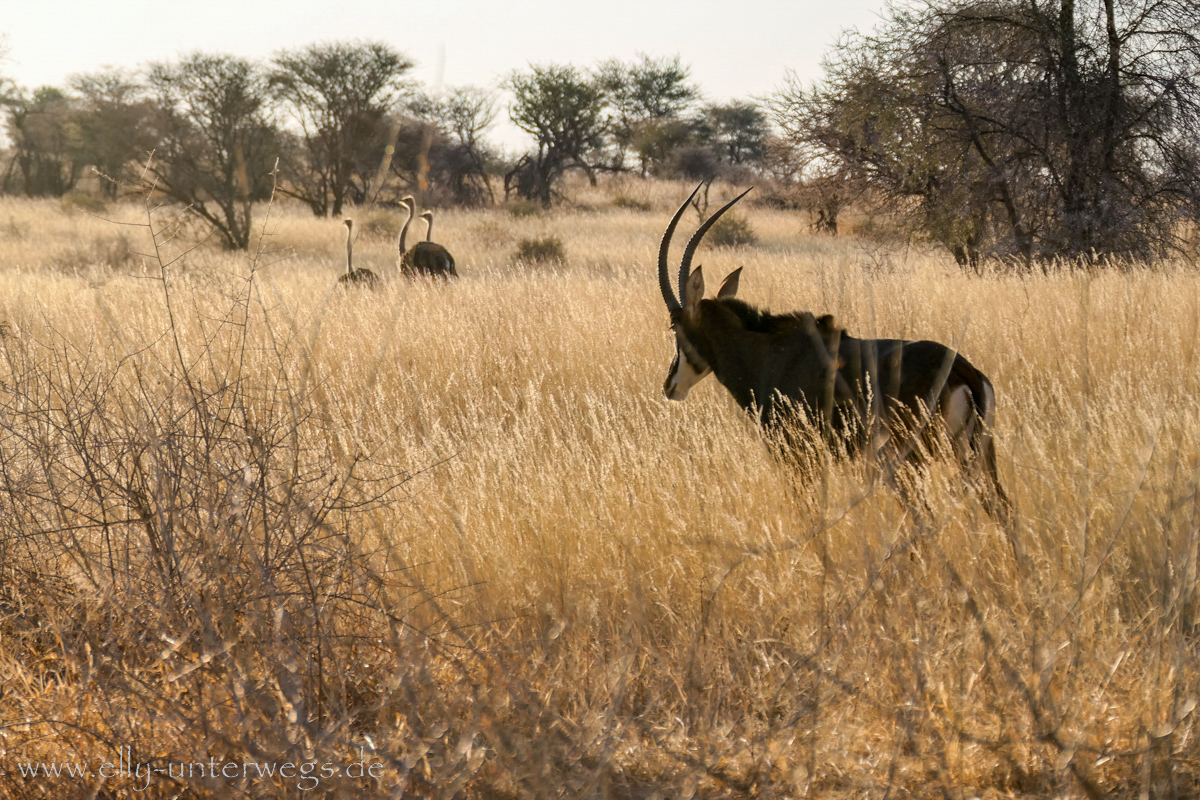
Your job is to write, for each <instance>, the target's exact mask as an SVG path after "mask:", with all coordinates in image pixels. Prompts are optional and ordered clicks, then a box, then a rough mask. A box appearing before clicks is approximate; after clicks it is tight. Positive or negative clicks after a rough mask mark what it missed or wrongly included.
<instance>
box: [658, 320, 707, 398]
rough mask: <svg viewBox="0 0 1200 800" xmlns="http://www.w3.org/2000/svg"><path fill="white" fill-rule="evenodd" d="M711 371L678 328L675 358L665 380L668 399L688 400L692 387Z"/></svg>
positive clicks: (664, 390) (664, 387)
mask: <svg viewBox="0 0 1200 800" xmlns="http://www.w3.org/2000/svg"><path fill="white" fill-rule="evenodd" d="M710 372H712V368H711V367H710V366H708V364H707V363H706V362H705V361H704V359H703V358H701V357H700V354H699V353H697V352H696V349H695V348H694V347H692V345H691V343H690V342H689V341H688V340H687V337H686V336H685V335H684V334H683V333H682V332H680V331H678V330H676V331H675V358H674V359H672V360H671V368H670V369H668V370H667V379H666V380H665V381H663V394H665V395H666V396H667V399H668V400H686V399H687V396H688V392H690V391H691V390H692V387H693V386H695V385H696V384H697V383H699V382H700V381H702V380H704V378H705V376H707V375H708V373H710Z"/></svg>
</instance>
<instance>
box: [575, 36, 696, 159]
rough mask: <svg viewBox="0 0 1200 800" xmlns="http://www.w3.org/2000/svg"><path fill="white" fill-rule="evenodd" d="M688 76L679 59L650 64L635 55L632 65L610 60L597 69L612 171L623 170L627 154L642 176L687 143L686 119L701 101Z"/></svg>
mask: <svg viewBox="0 0 1200 800" xmlns="http://www.w3.org/2000/svg"><path fill="white" fill-rule="evenodd" d="M690 75H691V70H690V69H689V68H688V67H686V66H684V65H683V64H682V62H681V61H680V59H679V56H678V55H675V56H672V57H670V58H658V59H655V58H651V57H649V56H647V55H645V54H639V57H638V60H636V61H631V62H624V61H620V60H617V59H610V60H608V61H604V62H602V63H601V64H600V65H599V67H597V69H596V80H597V82H598V83H599V84H600V86H601V88H602V89H603V90H604V93H605V97H606V101H607V104H608V127H609V130H610V132H611V136H612V141H613V145H614V148H615V153H614V155H613V159H612V163H613V166H614V167H617V168H623V167H624V166H625V162H626V158H627V154H628V152H629V151H630V150H632V151H633V152H634V153H636V154H637V157H638V161H639V165H640V168H641V171H642V174H643V175H645V174H646V173H647V172H649V171H650V170H651V169H654V168H657V167H661V166H663V165H664V164H665V163H666V161H667V160H668V159H670V157H671V155H672V153H673V151H674V150H675V148H677V147H679V146H681V145H683V144H685V143H686V142H687V140H688V138H689V136H690V135H691V125H690V124H689V122H688V121H687V120H686V119H685V114H686V112H687V111H688V110H689V109H690V108H691V106H692V105H693V104H694V103H695V102H696V100H697V99H699V97H700V89H699V87H697V86H696V85H695V84H693V83H691V82H690V80H689V78H690Z"/></svg>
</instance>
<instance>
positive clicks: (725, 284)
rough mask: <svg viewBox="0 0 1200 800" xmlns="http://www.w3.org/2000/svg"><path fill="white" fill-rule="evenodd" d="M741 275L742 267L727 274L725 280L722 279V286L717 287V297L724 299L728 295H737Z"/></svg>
mask: <svg viewBox="0 0 1200 800" xmlns="http://www.w3.org/2000/svg"><path fill="white" fill-rule="evenodd" d="M741 277H742V268H741V267H738V268H737V269H735V270H734V271H733V272H731V273H729V274H728V275H726V276H725V280H723V281H721V288H720V289H717V299H718V300H724V299H725V298H726V297H737V290H738V279H739V278H741Z"/></svg>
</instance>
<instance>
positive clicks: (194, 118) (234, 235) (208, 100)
mask: <svg viewBox="0 0 1200 800" xmlns="http://www.w3.org/2000/svg"><path fill="white" fill-rule="evenodd" d="M149 82H150V86H151V89H152V91H153V92H154V94H155V96H156V97H155V101H156V102H155V106H156V107H155V112H154V115H153V117H152V123H153V127H154V140H155V144H156V147H155V151H154V157H153V158H152V159H151V161H150V167H149V170H150V173H151V174H152V176H153V178H154V181H155V186H156V188H157V189H158V190H159V191H161V192H163V193H165V194H166V195H167V196H169V197H171V198H172V199H174V200H176V201H178V202H180V203H184V204H186V205H187V206H189V207H190V208H191V210H192V211H193V212H195V213H196V214H198V215H199V216H200V217H202V218H203V219H205V220H206V221H208V222H209V223H211V224H212V225H213V227H214V229H215V230H216V231H217V232H218V233H219V234H220V235H221V238H222V241H223V242H224V243H225V245H226V246H227V247H229V248H231V249H245V248H246V247H247V246H248V244H249V242H250V225H251V216H252V207H253V202H254V201H255V200H261V199H265V198H266V197H268V196H270V193H271V188H272V184H273V181H272V177H271V173H272V171H273V168H274V165H275V163H276V160H277V159H278V158H279V155H280V153H281V152H282V151H283V148H284V142H283V137H282V135H281V134H280V132H279V130H278V129H277V128H276V127H275V125H274V123H273V121H272V119H271V117H270V115H269V113H268V105H267V103H268V92H267V78H266V76H265V75H264V74H263V73H262V71H261V70H259V69H258V68H257V67H256V66H254V65H253V64H252V63H250V62H249V61H246V60H244V59H240V58H237V57H235V56H227V55H212V54H206V53H193V54H191V55H189V56H186V57H185V58H183V59H182V60H181V61H180V62H179V63H178V64H154V65H152V66H151V68H150V75H149Z"/></svg>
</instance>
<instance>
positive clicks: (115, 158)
mask: <svg viewBox="0 0 1200 800" xmlns="http://www.w3.org/2000/svg"><path fill="white" fill-rule="evenodd" d="M70 85H71V89H72V90H74V92H75V93H76V95H77V97H78V101H77V102H78V107H79V114H78V117H77V122H76V124H77V126H78V133H79V147H80V158H81V159H82V160H83V162H84V163H86V164H91V165H92V166H93V167H95V168H96V170H97V171H99V172H100V173H101V174H102V175H103V176H104V177H106V178H108V179H109V180H102V181H101V183H100V190H101V192H102V193H103V194H104V195H105V196H107V197H109V198H110V199H112V198H115V197H116V196H117V192H118V190H119V188H120V185H119V181H120V180H122V178H126V177H130V175H129V174H128V167H129V165H130V164H131V163H134V162H137V161H139V160H144V159H145V156H146V153H147V152H149V151H150V150H152V149H153V148H154V142H153V135H152V131H151V119H150V115H151V107H150V104H149V103H148V102H147V101H146V99H145V97H144V96H143V95H144V91H145V90H144V87H143V86H141V85H140V84H139V83H138V81H137V80H136V79H135V78H134V76H132V75H130V74H128V73H125V72H121V71H119V70H102V71H100V72H92V73H88V74H84V75H75V76H73V77H72V78H71V81H70Z"/></svg>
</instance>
